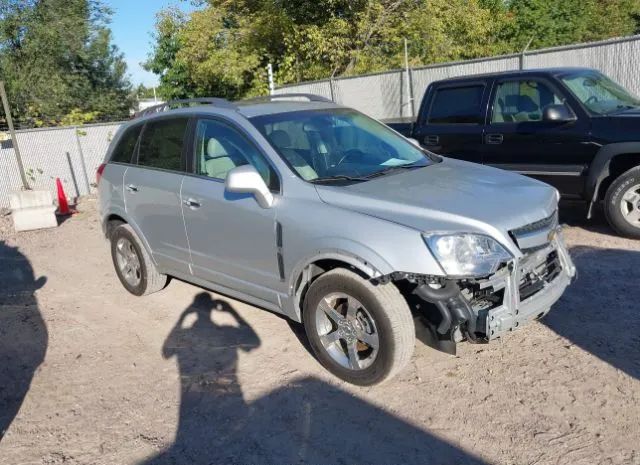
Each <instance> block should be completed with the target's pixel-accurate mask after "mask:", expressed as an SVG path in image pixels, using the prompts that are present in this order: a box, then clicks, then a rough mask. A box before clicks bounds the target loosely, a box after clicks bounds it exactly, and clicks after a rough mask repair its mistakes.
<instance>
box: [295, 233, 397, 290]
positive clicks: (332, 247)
mask: <svg viewBox="0 0 640 465" xmlns="http://www.w3.org/2000/svg"><path fill="white" fill-rule="evenodd" d="M319 260H339V261H342V262H345V263H347V264H349V265H351V266H353V267H354V268H357V269H358V270H360V271H361V272H362V273H364V274H365V275H366V276H368V277H369V278H376V277H380V276H384V275H386V274H389V273H392V272H393V271H395V270H394V269H393V267H392V266H391V265H390V264H389V263H388V262H387V261H386V260H385V259H384V258H382V257H381V256H380V255H379V254H378V253H377V252H376V251H374V250H373V249H371V248H370V247H368V246H366V245H365V244H362V243H359V242H356V241H352V240H350V239H345V238H340V237H334V238H326V239H323V240H321V241H319V243H318V244H317V248H316V249H315V250H314V251H313V252H312V253H310V254H307V255H306V256H304V257H303V258H302V259H300V260H298V262H297V263H296V265H295V266H294V268H293V269H292V271H291V274H290V276H289V292H292V291H293V289H294V287H295V284H296V282H297V281H298V278H299V277H300V274H301V273H302V271H303V270H304V269H305V268H306V267H308V266H309V265H311V264H312V263H315V262H317V261H319Z"/></svg>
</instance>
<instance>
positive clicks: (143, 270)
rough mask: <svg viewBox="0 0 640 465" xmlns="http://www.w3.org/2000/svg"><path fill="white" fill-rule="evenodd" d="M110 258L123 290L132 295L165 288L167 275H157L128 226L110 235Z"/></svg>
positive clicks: (150, 292)
mask: <svg viewBox="0 0 640 465" xmlns="http://www.w3.org/2000/svg"><path fill="white" fill-rule="evenodd" d="M110 239H111V258H112V259H113V265H114V266H115V268H116V274H117V275H118V278H119V279H120V282H121V283H122V285H123V286H124V288H125V289H126V290H127V291H129V292H131V293H132V294H133V295H137V296H142V295H148V294H152V293H154V292H157V291H159V290H161V289H163V288H164V287H165V285H166V284H167V275H164V274H162V273H158V270H157V269H156V266H155V265H154V263H153V261H152V260H151V257H150V256H149V254H148V253H147V250H146V249H145V248H144V246H143V245H142V244H141V242H140V239H139V238H138V236H137V234H136V233H135V231H134V230H133V228H132V227H131V226H129V225H128V224H121V225H120V226H118V227H117V228H116V229H115V230H114V231H113V233H112V234H111V237H110Z"/></svg>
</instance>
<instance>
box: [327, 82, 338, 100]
mask: <svg viewBox="0 0 640 465" xmlns="http://www.w3.org/2000/svg"><path fill="white" fill-rule="evenodd" d="M329 92H330V93H331V101H332V102H333V103H335V102H336V95H335V93H334V90H333V78H329Z"/></svg>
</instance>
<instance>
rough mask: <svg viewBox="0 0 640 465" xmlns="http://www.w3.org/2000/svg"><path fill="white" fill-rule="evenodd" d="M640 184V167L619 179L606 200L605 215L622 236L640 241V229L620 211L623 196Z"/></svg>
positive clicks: (612, 186) (614, 183) (609, 190)
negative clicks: (632, 187)
mask: <svg viewBox="0 0 640 465" xmlns="http://www.w3.org/2000/svg"><path fill="white" fill-rule="evenodd" d="M636 184H640V167H636V168H633V169H631V170H629V171H627V172H626V173H624V174H623V175H621V176H620V177H618V178H617V179H616V180H615V181H613V183H612V184H611V186H610V187H609V189H608V190H607V195H606V198H605V214H606V217H607V221H608V222H609V224H610V225H611V227H613V229H615V230H616V232H618V233H619V234H621V235H624V236H627V237H632V238H635V239H640V228H637V227H634V226H633V225H631V224H630V223H629V222H628V221H627V220H626V219H625V218H624V215H623V214H622V211H620V203H621V202H622V196H623V195H624V193H625V192H626V191H627V190H628V189H629V188H630V187H631V186H633V185H636Z"/></svg>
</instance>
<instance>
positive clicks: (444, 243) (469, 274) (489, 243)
mask: <svg viewBox="0 0 640 465" xmlns="http://www.w3.org/2000/svg"><path fill="white" fill-rule="evenodd" d="M424 240H425V242H426V243H427V246H428V247H429V250H431V253H433V255H434V257H435V258H436V260H438V262H439V263H440V266H441V267H442V269H443V270H444V272H445V273H447V275H449V276H453V277H460V278H473V277H480V276H487V275H490V274H493V273H495V272H496V271H497V270H498V268H499V267H500V265H502V264H503V263H504V262H507V261H509V260H511V258H512V256H511V254H510V253H509V252H507V251H506V250H505V248H504V247H502V246H501V245H500V244H499V243H498V242H497V241H496V240H494V239H492V238H490V237H488V236H483V235H480V234H446V235H440V234H433V235H429V236H425V238H424Z"/></svg>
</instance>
